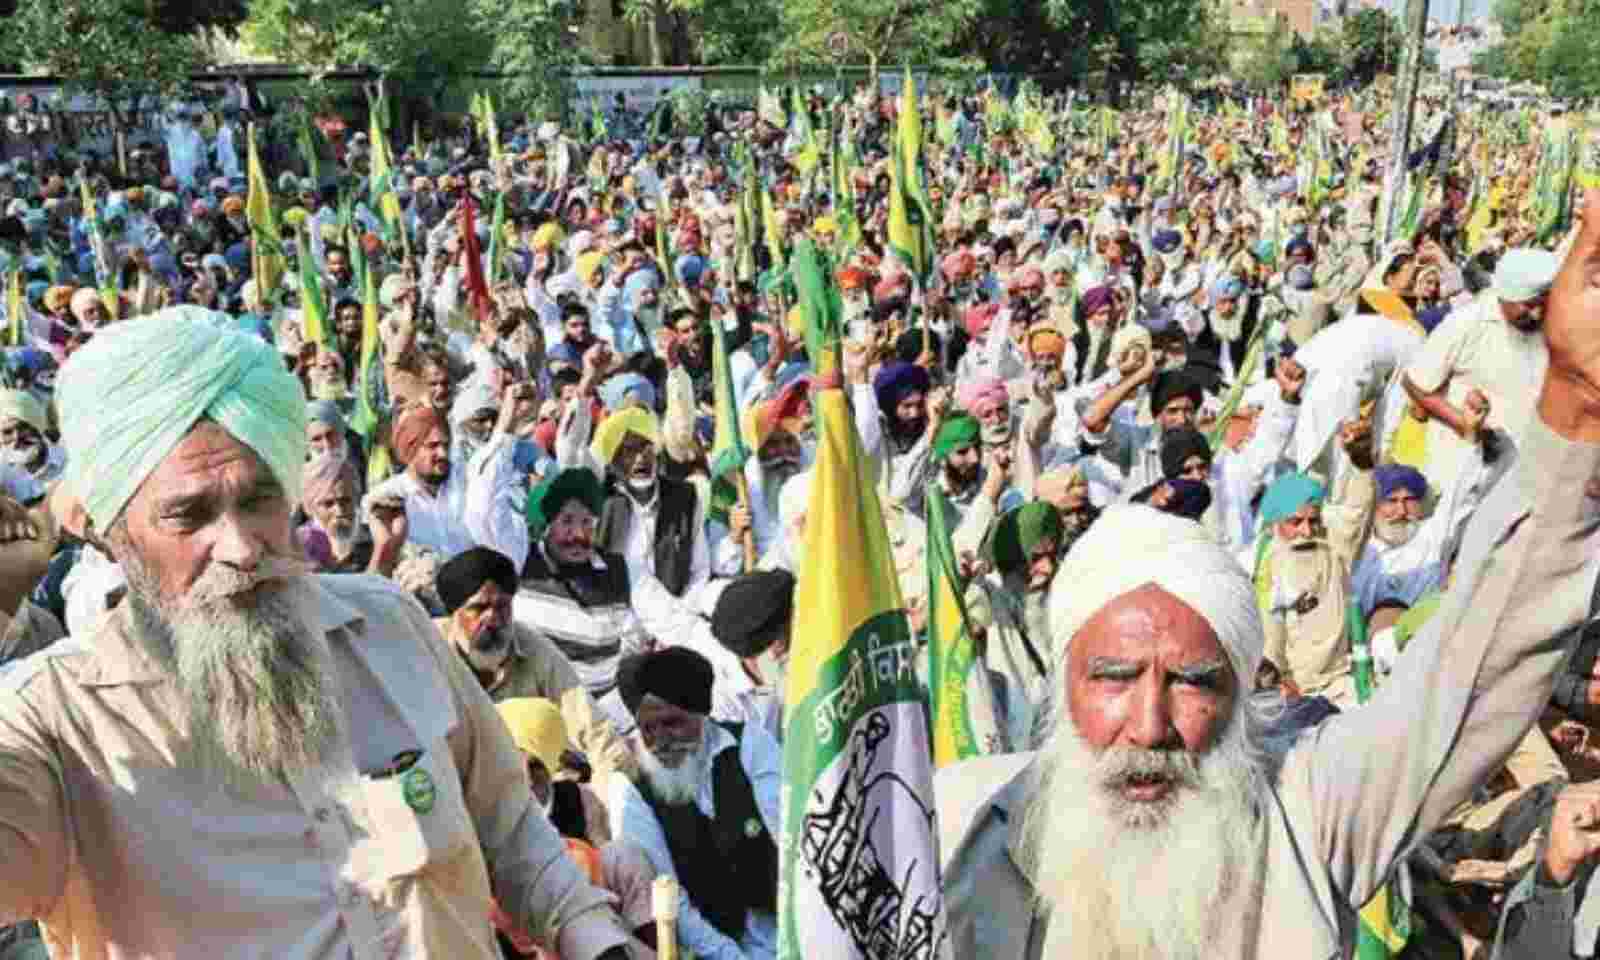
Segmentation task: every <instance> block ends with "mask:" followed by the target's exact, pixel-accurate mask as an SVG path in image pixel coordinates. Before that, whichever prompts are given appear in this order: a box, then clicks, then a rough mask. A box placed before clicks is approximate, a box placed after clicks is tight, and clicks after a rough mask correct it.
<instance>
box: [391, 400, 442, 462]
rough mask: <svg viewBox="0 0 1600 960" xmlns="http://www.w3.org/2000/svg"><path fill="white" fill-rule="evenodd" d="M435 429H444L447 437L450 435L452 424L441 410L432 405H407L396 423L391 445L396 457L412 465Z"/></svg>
mask: <svg viewBox="0 0 1600 960" xmlns="http://www.w3.org/2000/svg"><path fill="white" fill-rule="evenodd" d="M434 430H443V431H444V433H445V436H447V437H448V436H449V435H450V425H449V424H448V423H446V422H445V419H444V417H443V416H442V415H440V413H439V411H437V410H435V409H433V408H432V407H407V408H406V411H405V412H404V413H402V414H400V419H398V420H396V421H395V423H394V431H393V435H392V438H391V439H392V440H393V443H392V444H391V446H393V447H394V455H395V459H396V460H398V461H400V462H401V463H403V464H405V465H406V466H410V465H411V458H412V457H414V456H416V453H417V448H419V447H421V446H422V441H424V440H426V439H427V438H428V434H430V433H432V432H433V431H434Z"/></svg>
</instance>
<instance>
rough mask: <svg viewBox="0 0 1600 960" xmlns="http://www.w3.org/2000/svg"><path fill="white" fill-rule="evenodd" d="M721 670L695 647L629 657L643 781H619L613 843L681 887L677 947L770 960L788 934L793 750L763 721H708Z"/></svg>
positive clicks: (708, 955)
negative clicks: (786, 821) (781, 892)
mask: <svg viewBox="0 0 1600 960" xmlns="http://www.w3.org/2000/svg"><path fill="white" fill-rule="evenodd" d="M714 677H715V673H714V670H713V668H712V666H711V662H710V661H708V660H707V659H706V658H705V657H703V656H701V655H700V654H699V653H696V652H695V651H693V650H690V649H688V648H687V647H667V648H665V649H662V650H656V651H654V652H652V653H642V654H636V655H634V656H630V657H627V658H625V659H623V661H622V663H621V664H620V665H619V666H618V667H617V688H618V690H619V691H621V693H622V699H623V702H625V703H626V704H627V705H628V709H629V710H630V711H632V713H633V715H634V718H635V720H636V721H637V722H638V733H637V734H636V735H635V738H634V739H635V743H634V746H635V749H636V750H637V752H638V754H639V770H640V774H641V775H640V777H639V778H638V780H637V781H636V782H634V783H629V782H628V781H626V780H624V779H622V778H621V777H617V778H614V779H613V780H612V783H611V790H610V792H609V796H608V797H607V803H606V807H607V809H608V811H609V812H610V814H611V835H612V836H614V837H621V838H624V839H626V840H627V841H628V842H629V843H632V844H635V845H637V846H638V847H639V848H640V849H642V850H643V851H644V852H645V855H646V856H647V857H649V858H650V863H651V865H652V866H654V867H655V868H656V870H657V871H658V872H659V873H661V874H664V875H670V876H675V877H677V879H678V882H679V883H680V884H681V885H682V887H683V894H684V895H683V896H682V897H681V898H680V899H679V902H678V940H679V942H680V943H682V945H683V946H684V948H685V949H687V950H690V951H693V953H694V955H695V956H696V957H701V958H704V960H762V958H766V960H770V958H771V957H773V956H774V955H775V954H776V950H777V934H778V917H777V903H778V845H777V842H776V839H775V838H776V837H777V836H778V835H779V832H780V820H779V817H780V814H779V809H778V795H779V790H780V788H781V786H782V782H783V771H782V766H783V751H782V748H780V747H779V746H778V744H777V742H776V741H775V740H773V739H772V737H771V735H770V734H768V733H767V731H766V729H765V727H764V726H763V725H762V724H759V723H745V724H729V723H716V722H712V721H711V720H710V717H709V715H710V713H711V688H712V685H713V683H714Z"/></svg>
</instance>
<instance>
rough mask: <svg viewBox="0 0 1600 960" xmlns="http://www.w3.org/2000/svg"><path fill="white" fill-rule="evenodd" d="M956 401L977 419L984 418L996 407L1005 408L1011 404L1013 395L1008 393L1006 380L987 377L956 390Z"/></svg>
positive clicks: (970, 381) (967, 383)
mask: <svg viewBox="0 0 1600 960" xmlns="http://www.w3.org/2000/svg"><path fill="white" fill-rule="evenodd" d="M956 399H957V400H958V401H959V402H960V403H961V407H962V409H964V410H966V411H967V412H968V413H970V414H972V415H973V416H975V417H979V418H982V417H983V415H984V414H986V413H988V412H990V411H991V410H993V409H995V408H996V407H1004V406H1005V405H1006V404H1008V403H1010V402H1011V395H1010V394H1009V393H1007V392H1006V382H1005V381H1004V380H1001V379H1000V378H999V377H985V378H983V379H980V380H969V381H967V382H966V383H963V384H962V385H961V386H960V387H958V388H957V389H956Z"/></svg>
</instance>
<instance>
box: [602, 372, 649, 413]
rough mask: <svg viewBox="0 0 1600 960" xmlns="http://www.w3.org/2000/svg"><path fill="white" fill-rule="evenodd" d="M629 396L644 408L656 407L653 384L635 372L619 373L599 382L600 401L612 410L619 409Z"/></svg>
mask: <svg viewBox="0 0 1600 960" xmlns="http://www.w3.org/2000/svg"><path fill="white" fill-rule="evenodd" d="M629 397H632V398H633V399H635V400H637V401H639V403H641V404H643V405H644V407H645V409H647V410H654V409H655V408H656V388H655V384H653V383H651V382H650V381H649V380H646V379H645V378H644V377H642V376H640V375H639V374H637V373H619V374H617V375H616V376H614V377H610V378H608V379H607V380H606V382H605V383H602V384H600V402H601V403H604V404H605V405H606V409H607V410H610V411H612V412H616V411H618V410H621V409H622V408H623V406H624V405H626V404H627V402H628V399H629Z"/></svg>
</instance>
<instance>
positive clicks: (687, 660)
mask: <svg viewBox="0 0 1600 960" xmlns="http://www.w3.org/2000/svg"><path fill="white" fill-rule="evenodd" d="M713 679H714V676H713V673H712V670H711V661H710V660H707V659H706V658H705V657H702V656H701V655H700V654H698V653H695V652H694V651H693V650H690V649H689V648H688V647H665V648H663V649H661V650H655V651H652V652H650V653H635V654H633V655H631V656H627V657H623V658H622V662H621V663H619V664H617V693H618V694H620V695H621V696H622V702H623V704H624V705H626V706H627V708H628V712H629V713H631V714H635V715H637V714H638V712H639V703H640V701H642V700H644V696H645V694H647V693H652V694H655V695H656V696H657V697H658V698H660V699H662V700H665V701H666V702H668V703H670V704H672V705H673V706H675V707H678V708H680V709H682V710H687V711H689V712H690V713H698V714H701V715H709V714H710V713H711V683H712V680H713Z"/></svg>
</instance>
